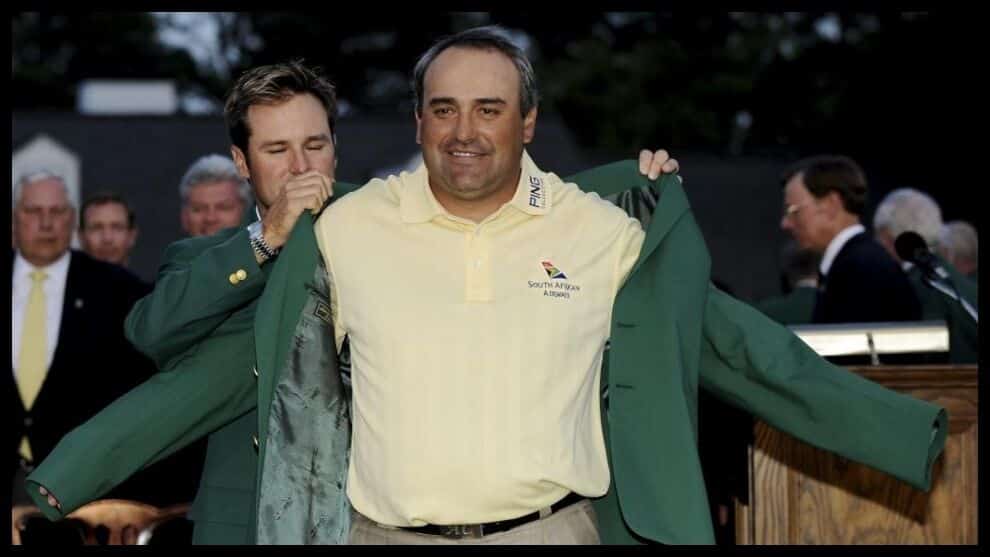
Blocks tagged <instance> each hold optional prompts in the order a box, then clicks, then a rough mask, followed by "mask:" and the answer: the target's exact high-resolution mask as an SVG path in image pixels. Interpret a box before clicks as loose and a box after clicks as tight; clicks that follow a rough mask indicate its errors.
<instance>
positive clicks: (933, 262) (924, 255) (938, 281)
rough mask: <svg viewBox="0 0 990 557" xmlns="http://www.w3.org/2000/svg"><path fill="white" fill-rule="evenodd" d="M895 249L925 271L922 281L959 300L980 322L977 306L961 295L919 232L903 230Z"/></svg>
mask: <svg viewBox="0 0 990 557" xmlns="http://www.w3.org/2000/svg"><path fill="white" fill-rule="evenodd" d="M894 249H895V250H897V255H898V257H900V258H901V259H903V260H904V261H910V262H911V263H914V264H915V265H917V266H918V268H919V269H921V271H922V272H923V276H922V279H923V280H922V282H924V283H925V284H927V285H928V286H929V287H931V288H934V289H935V290H938V291H939V292H941V293H942V294H945V295H946V296H948V297H949V298H951V299H952V300H955V301H956V302H959V304H960V305H961V306H962V307H963V309H965V310H966V313H968V314H969V316H970V317H971V318H972V319H973V321H976V322H977V323H979V322H980V317H979V313H978V312H977V311H976V308H974V307H973V306H972V305H971V304H970V303H969V302H967V301H966V300H965V299H963V297H962V296H960V295H959V290H958V289H957V288H956V285H955V283H954V282H953V281H952V277H950V276H949V273H948V271H946V270H945V269H943V268H942V266H941V265H939V263H938V259H936V258H935V255H934V254H933V253H932V252H931V250H929V249H928V244H926V243H925V241H924V240H923V239H922V238H921V236H920V235H918V233H917V232H911V231H910V230H909V231H907V232H902V233H901V234H900V235H898V236H897V239H896V240H894Z"/></svg>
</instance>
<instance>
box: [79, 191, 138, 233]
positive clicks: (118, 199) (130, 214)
mask: <svg viewBox="0 0 990 557" xmlns="http://www.w3.org/2000/svg"><path fill="white" fill-rule="evenodd" d="M109 203H116V204H118V205H120V206H122V207H123V208H124V210H125V211H127V228H130V229H133V228H134V225H135V224H137V217H135V216H134V208H133V207H131V204H130V203H128V202H127V200H126V199H124V198H123V196H121V195H120V194H119V193H117V192H113V191H109V190H104V191H100V192H97V193H94V194H93V195H91V196H89V197H87V198H86V201H84V202H83V204H82V209H80V210H79V230H85V229H86V209H89V208H90V207H92V206H94V205H107V204H109Z"/></svg>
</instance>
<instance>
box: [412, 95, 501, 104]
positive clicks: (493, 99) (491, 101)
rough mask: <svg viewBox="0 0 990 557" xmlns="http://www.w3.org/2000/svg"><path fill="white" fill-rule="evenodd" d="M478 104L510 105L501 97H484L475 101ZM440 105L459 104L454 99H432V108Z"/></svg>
mask: <svg viewBox="0 0 990 557" xmlns="http://www.w3.org/2000/svg"><path fill="white" fill-rule="evenodd" d="M474 102H475V103H476V104H501V105H505V104H508V103H507V102H506V101H505V99H503V98H501V97H482V98H480V99H474ZM438 104H457V102H456V101H455V100H454V98H453V97H436V98H433V99H430V103H429V105H430V106H436V105H438Z"/></svg>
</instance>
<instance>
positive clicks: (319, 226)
mask: <svg viewBox="0 0 990 557" xmlns="http://www.w3.org/2000/svg"><path fill="white" fill-rule="evenodd" d="M326 215H327V212H326V211H324V212H323V214H322V215H320V218H318V219H317V220H316V225H315V230H316V244H317V245H318V246H319V247H320V255H322V256H323V263H324V265H325V267H326V270H327V283H329V285H330V317H331V319H332V320H333V332H334V343H335V344H336V345H337V353H338V354H339V353H340V348H341V346H342V345H343V344H344V337H345V336H347V326H346V325H345V324H344V323H343V322H342V320H341V318H340V302H339V301H338V298H337V282H336V281H335V280H334V276H333V259H332V258H331V257H330V251H331V250H330V249H329V247H328V246H329V244H330V240H329V237H330V227H329V226H328V225H327V221H326Z"/></svg>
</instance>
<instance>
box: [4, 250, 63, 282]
mask: <svg viewBox="0 0 990 557" xmlns="http://www.w3.org/2000/svg"><path fill="white" fill-rule="evenodd" d="M71 255H72V250H65V253H63V254H62V256H61V257H59V258H58V259H56V260H55V261H53V262H52V263H51V264H49V265H48V266H46V267H35V266H34V265H32V264H31V263H30V262H29V261H28V260H27V259H24V256H23V255H21V252H20V251H18V252H17V255H15V256H14V272H13V274H14V276H23V277H25V278H29V277H30V275H31V272H32V271H34V270H36V269H37V270H40V271H44V272H45V273H47V274H48V278H53V277H57V276H65V275H67V274H68V272H69V257H70V256H71Z"/></svg>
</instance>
